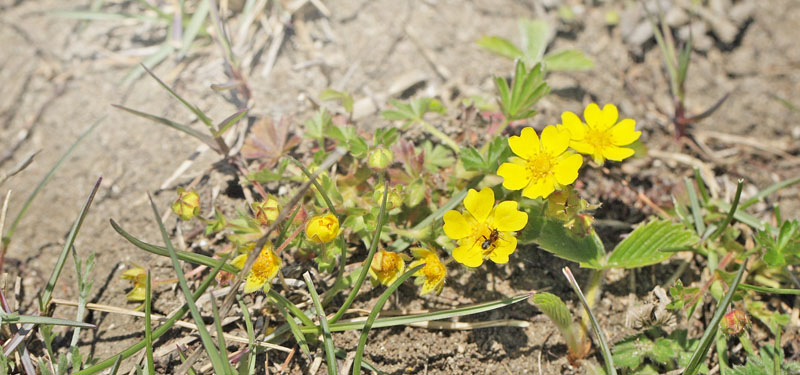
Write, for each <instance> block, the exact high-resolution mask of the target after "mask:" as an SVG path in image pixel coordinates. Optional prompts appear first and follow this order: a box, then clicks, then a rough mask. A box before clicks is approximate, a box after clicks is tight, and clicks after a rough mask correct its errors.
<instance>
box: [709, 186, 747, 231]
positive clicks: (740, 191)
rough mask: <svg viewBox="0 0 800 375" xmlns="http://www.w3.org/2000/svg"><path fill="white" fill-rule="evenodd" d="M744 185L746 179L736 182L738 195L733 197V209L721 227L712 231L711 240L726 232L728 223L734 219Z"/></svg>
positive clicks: (729, 211)
mask: <svg viewBox="0 0 800 375" xmlns="http://www.w3.org/2000/svg"><path fill="white" fill-rule="evenodd" d="M743 186H744V180H742V179H739V182H737V184H736V195H734V197H733V203H732V204H731V209H730V210H728V215H727V216H725V220H723V221H722V223H720V225H719V228H717V230H715V231H714V233H712V234H711V236H710V237H708V240H709V241H713V240H715V239H716V238H717V237H719V235H721V234H722V233H723V232H725V228H727V227H728V225H729V224H730V223H731V221H732V220H733V215H734V214H735V213H736V209H737V208H738V207H739V198H741V197H742V187H743Z"/></svg>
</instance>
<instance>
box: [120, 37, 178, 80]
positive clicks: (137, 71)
mask: <svg viewBox="0 0 800 375" xmlns="http://www.w3.org/2000/svg"><path fill="white" fill-rule="evenodd" d="M173 51H175V47H173V46H172V44H171V43H170V42H169V41H166V42H164V43H163V44H161V48H159V49H158V50H157V51H155V52H153V54H152V55H150V56H148V57H147V58H146V59H144V60H142V62H141V64H140V65H137V66H135V67H134V68H133V69H131V70H130V72H128V74H126V75H125V77H124V78H123V79H122V82H121V84H122V86H128V85H130V84H131V83H133V81H136V80H137V79H139V77H141V76H142V74H144V69H143V67H147V69H152V68H154V67H156V66H158V64H161V63H162V62H163V61H164V60H166V59H167V57H168V56H169V55H170V54H171V53H172V52H173Z"/></svg>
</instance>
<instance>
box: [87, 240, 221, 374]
mask: <svg viewBox="0 0 800 375" xmlns="http://www.w3.org/2000/svg"><path fill="white" fill-rule="evenodd" d="M227 260H228V255H226V256H225V257H224V258H223V259H222V261H221V263H219V264H217V265H216V267H214V269H213V270H211V273H209V274H208V276H206V278H205V279H203V282H202V283H200V286H199V287H198V288H197V290H196V291H195V292H194V295H193V296H192V297H193V299H195V300H196V299H197V298H200V296H202V295H203V293H205V292H206V289H208V287H209V286H210V285H211V283H212V282H214V278H215V277H216V276H217V273H219V271H220V269H222V265H223V264H224V262H225V261H227ZM187 311H189V305H188V303H184V304H183V306H181V308H180V309H178V311H176V312H175V313H174V314H173V315H172V316H170V317H169V319H167V320H166V321H164V324H162V325H161V326H159V327H158V328H156V330H155V331H153V340H157V339H158V338H159V337H161V336H163V335H164V334H165V333H167V331H169V329H170V328H172V326H173V325H175V322H177V321H178V320H180V319H181V318H183V316H184V315H185V314H186V312H187ZM145 344H146V343H145V340H141V341H139V342H137V343H135V344H133V345H131V346H129V347H128V348H126V349H124V350H122V351H121V352H120V353H119V354H118V355H117V356H115V357H112V358H108V359H106V360H104V361H101V362H99V363H97V364H95V365H94V366H91V367H89V368H86V369H83V370H82V371H78V372H76V373H75V374H74V375H90V374H96V373H98V372H100V371H102V370H105V369H107V368H109V367H111V366H113V365H114V363H115V361H116V358H122V359H127V358H129V357H131V356H132V355H134V354H136V353H137V352H139V351H140V350H142V349H143V348H144V346H145Z"/></svg>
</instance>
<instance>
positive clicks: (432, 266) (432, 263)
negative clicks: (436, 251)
mask: <svg viewBox="0 0 800 375" xmlns="http://www.w3.org/2000/svg"><path fill="white" fill-rule="evenodd" d="M422 273H424V274H425V278H426V279H427V280H429V281H431V282H435V281H438V280H439V279H441V278H442V277H444V273H445V269H444V265H443V264H442V262H441V261H439V258H437V257H436V255H433V254H431V255H428V256H426V257H425V267H424V268H423V269H422Z"/></svg>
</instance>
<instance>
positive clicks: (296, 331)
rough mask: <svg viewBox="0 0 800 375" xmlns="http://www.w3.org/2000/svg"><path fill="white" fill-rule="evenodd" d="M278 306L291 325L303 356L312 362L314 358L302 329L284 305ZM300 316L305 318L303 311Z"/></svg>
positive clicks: (279, 303)
mask: <svg viewBox="0 0 800 375" xmlns="http://www.w3.org/2000/svg"><path fill="white" fill-rule="evenodd" d="M289 303H291V302H289ZM276 306H278V310H279V311H280V312H281V314H283V317H284V318H285V319H286V323H287V324H288V325H289V330H290V331H291V332H292V336H294V339H295V341H297V345H299V346H300V350H302V351H303V354H305V355H306V357H308V360H309V361H312V360H313V359H314V357H313V356H311V350H309V349H308V342H307V341H306V336H305V335H304V334H303V331H301V330H300V327H299V326H298V325H297V322H295V321H294V317H292V315H291V314H289V312H288V311H286V308H285V307H284V303H282V302H280V301H279V302H278V303H277V304H276ZM300 314H301V316H305V314H303V313H302V311H301V312H300ZM312 325H313V323H312Z"/></svg>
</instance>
